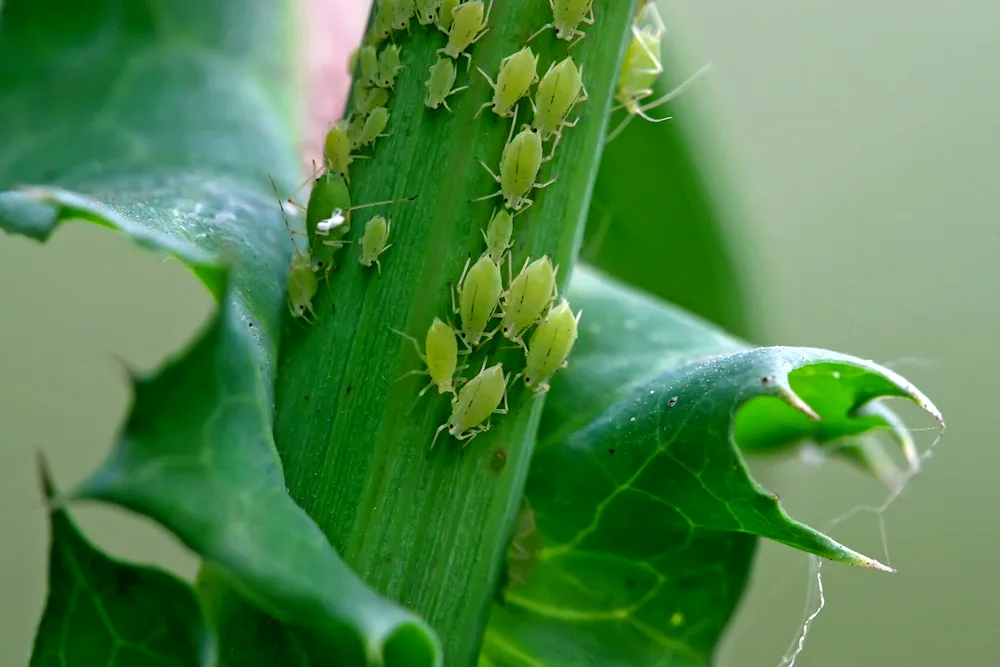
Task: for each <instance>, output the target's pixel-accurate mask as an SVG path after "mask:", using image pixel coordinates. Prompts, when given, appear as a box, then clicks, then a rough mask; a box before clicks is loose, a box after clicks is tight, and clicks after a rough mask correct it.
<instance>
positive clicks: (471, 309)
mask: <svg viewBox="0 0 1000 667" xmlns="http://www.w3.org/2000/svg"><path fill="white" fill-rule="evenodd" d="M470 264H471V268H470ZM456 292H457V294H458V303H457V304H456V303H455V296H456ZM501 292H503V278H502V277H501V275H500V267H498V266H497V265H496V264H494V263H493V262H492V261H490V259H489V258H487V257H485V256H484V257H480V258H479V260H477V261H476V263H475V264H472V258H471V257H470V258H469V259H468V260H466V262H465V268H464V269H463V270H462V275H461V277H460V278H459V279H458V285H457V286H454V287H453V289H452V294H451V307H452V310H453V311H454V312H456V313H457V314H458V316H459V318H460V319H461V323H462V327H461V329H459V331H458V337H459V338H460V339H461V340H462V343H463V344H464V345H465V347H466V348H467V349H468V350H470V351H471V350H472V349H474V348H475V347H476V346H478V345H479V342H480V341H481V340H482V339H483V337H484V336H485V337H486V340H489V339H490V338H492V337H493V333H492V332H491V333H486V327H488V326H489V323H490V320H491V319H492V318H493V315H494V313H496V309H497V302H498V301H499V300H500V294H501Z"/></svg>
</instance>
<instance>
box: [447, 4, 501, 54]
mask: <svg viewBox="0 0 1000 667" xmlns="http://www.w3.org/2000/svg"><path fill="white" fill-rule="evenodd" d="M492 9H493V0H490V4H489V6H488V7H486V8H485V9H484V8H483V0H469V1H468V2H463V3H462V4H460V5H459V6H457V7H455V9H454V10H453V11H452V14H451V15H452V22H451V27H450V28H449V29H447V30H446V31H445V32H447V34H448V44H446V45H445V46H444V48H441V49H438V51H437V52H438V53H443V54H445V55H446V56H448V57H449V58H456V59H457V58H458V57H459V56H465V57H466V58H468V59H469V62H468V63H467V65H466V69H468V68H469V67H471V66H472V56H471V55H469V54H468V53H464V51H465V50H466V49H467V48H469V47H470V46H472V45H473V44H475V43H476V42H477V41H479V39H480V38H482V36H483V35H485V34H486V33H487V32H489V30H490V29H489V28H487V27H486V24H487V22H489V20H490V10H492Z"/></svg>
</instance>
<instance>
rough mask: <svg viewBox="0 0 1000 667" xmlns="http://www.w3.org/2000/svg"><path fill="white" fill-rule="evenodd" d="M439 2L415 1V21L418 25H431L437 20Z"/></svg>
mask: <svg viewBox="0 0 1000 667" xmlns="http://www.w3.org/2000/svg"><path fill="white" fill-rule="evenodd" d="M440 8H441V0H417V2H416V9H417V21H418V22H419V23H420V25H431V24H433V23H436V22H437V20H438V10H439V9H440ZM449 11H451V9H449Z"/></svg>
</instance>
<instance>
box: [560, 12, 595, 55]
mask: <svg viewBox="0 0 1000 667" xmlns="http://www.w3.org/2000/svg"><path fill="white" fill-rule="evenodd" d="M591 11H593V10H591ZM584 21H585V22H586V19H584ZM573 36H575V37H576V39H574V40H573V41H572V42H570V43H569V46H567V47H566V52H567V53H569V51H570V49H572V48H573V47H574V46H576V45H577V44H579V43H580V40H582V39H583V38H584V37H586V36H587V33H585V32H584V31H582V30H574V31H573V34H572V35H570V37H573Z"/></svg>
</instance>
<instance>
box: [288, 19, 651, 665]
mask: <svg viewBox="0 0 1000 667" xmlns="http://www.w3.org/2000/svg"><path fill="white" fill-rule="evenodd" d="M634 5H635V3H634V2H632V1H629V2H604V3H601V7H599V8H597V10H595V11H597V12H598V15H599V20H597V21H596V22H595V24H594V25H593V26H587V27H586V33H587V34H586V37H585V38H584V39H582V40H581V41H580V42H579V43H578V44H577V45H575V46H573V48H572V50H568V47H569V42H567V41H566V40H559V39H557V38H556V36H555V34H554V31H552V30H548V31H545V32H543V33H542V34H539V35H538V37H537V38H536V39H534V40H533V41H532V42H531V43H530V47H531V49H532V51H533V53H534V54H536V55H537V56H538V57H539V62H538V67H537V72H538V74H539V75H540V76H541V75H543V74H544V73H545V72H546V70H547V69H548V67H549V65H550V64H551V63H553V62H554V61H557V60H562V59H563V58H565V57H566V56H567V54H570V55H572V57H573V58H574V61H575V62H576V63H577V65H578V66H579V67H580V68H581V69H582V70H583V72H584V73H585V74H584V76H585V78H586V87H587V91H588V94H589V99H588V100H587V101H586V102H583V103H580V104H579V105H578V106H577V107H575V108H574V110H573V112H572V113H571V116H572V118H571V120H573V119H575V118H576V117H577V116H579V124H577V125H576V126H574V127H572V128H566V129H565V131H564V133H563V136H562V139H561V140H560V142H559V146H558V150H557V151H556V152H555V155H554V157H553V158H552V160H551V161H547V162H545V163H544V164H542V165H541V167H540V172H539V175H538V178H537V180H538V181H540V182H548V181H549V180H551V179H556V181H555V182H554V183H552V184H551V185H549V186H548V187H545V188H544V189H538V190H535V191H533V192H532V193H531V198H532V199H533V200H534V204H533V205H532V206H531V207H530V208H526V209H523V210H522V212H521V213H519V214H518V215H517V217H516V219H515V223H514V236H513V239H512V240H513V243H514V247H513V251H512V267H513V270H514V271H517V270H518V269H519V268H520V267H521V266H522V264H523V262H524V260H525V259H526V258H527V257H528V256H529V255H530V256H531V257H532V258H533V259H538V258H540V257H541V256H542V255H548V256H549V257H550V258H551V259H552V261H553V262H554V263H555V264H557V265H559V267H560V268H559V273H558V275H559V278H560V281H561V283H563V286H565V283H566V282H567V281H568V279H569V275H570V274H571V273H572V269H573V264H574V262H575V259H576V257H575V256H576V249H577V246H578V244H579V238H580V236H581V234H582V226H583V223H584V221H585V218H586V212H587V209H588V205H589V198H590V191H591V189H592V187H593V182H594V179H595V177H596V173H597V165H598V160H599V156H600V150H601V144H602V137H603V135H604V132H605V129H606V125H607V111H608V109H609V107H610V105H611V98H612V91H613V88H614V78H615V76H616V74H617V71H618V64H619V61H620V59H621V55H622V52H623V48H624V45H625V39H626V36H627V34H628V26H629V23H630V21H631V18H632V16H633V9H634ZM551 19H552V10H551V8H550V7H549V5H548V3H546V2H544V1H537V2H509V1H508V2H496V3H494V4H493V9H492V13H491V15H490V19H489V31H488V32H487V33H485V34H484V35H483V37H482V39H480V40H479V41H477V42H476V43H475V45H474V46H473V47H472V48H470V49H469V53H470V55H471V57H472V59H473V62H472V65H473V66H472V67H471V68H469V69H468V70H467V68H466V66H465V65H466V61H465V59H464V58H459V59H457V61H456V62H458V77H459V78H458V80H457V81H456V83H455V86H456V87H463V86H465V85H469V88H468V89H466V90H463V91H461V92H458V93H456V94H455V95H453V96H452V97H450V98H449V102H448V103H449V106H450V107H451V111H449V110H447V109H444V108H443V107H442V108H439V109H436V110H431V109H428V108H426V107H425V106H424V98H425V96H426V86H425V84H426V81H427V79H428V70H429V69H430V67H431V66H432V65H433V64H434V63H435V62H437V60H438V58H439V54H438V53H437V51H438V50H439V49H440V48H441V47H443V46H444V44H445V39H444V37H443V35H442V34H441V33H440V31H438V30H436V29H434V28H432V27H425V26H420V25H418V24H416V23H413V24H412V25H411V26H410V30H409V32H402V31H397V32H396V33H395V34H394V35H393V43H394V44H396V45H397V46H399V47H400V49H401V54H400V57H401V59H402V64H403V69H402V71H401V72H400V73H399V76H398V78H397V80H396V82H395V86H394V88H393V91H392V95H391V98H390V99H389V101H388V103H387V110H388V113H389V114H390V119H389V124H388V126H387V128H386V134H388V136H387V137H383V138H381V139H379V140H378V141H377V142H376V143H375V145H374V146H373V147H371V148H366V149H364V151H363V153H364V155H365V156H366V157H367V158H369V159H359V160H356V161H354V162H352V163H351V165H350V195H351V199H352V205H354V206H357V205H365V204H368V203H373V202H381V201H385V200H391V199H398V198H408V197H416V199H414V200H412V201H405V202H396V203H392V204H387V205H384V206H380V207H379V208H372V209H366V210H363V211H356V212H354V213H353V218H354V219H353V221H352V224H351V229H350V232H349V234H348V236H349V240H351V241H353V242H357V241H359V240H360V239H361V238H362V235H363V233H364V228H365V222H366V220H368V219H370V217H371V216H373V215H375V214H380V215H383V216H385V217H386V218H390V219H391V220H392V231H391V234H390V238H389V240H390V242H391V244H392V247H391V248H389V249H388V250H387V251H386V252H385V254H384V255H382V256H381V257H380V265H381V266H380V268H376V267H374V266H373V267H364V266H362V265H361V264H360V263H359V262H358V257H359V250H358V248H357V247H356V246H351V247H348V248H344V249H343V250H341V251H340V253H341V254H339V255H338V261H341V264H340V266H339V267H338V268H337V269H336V270H335V271H334V272H332V273H331V275H330V279H329V282H328V283H327V282H326V281H324V283H323V285H322V286H321V287H320V291H319V293H318V294H317V296H316V299H315V301H314V305H315V306H316V310H317V315H316V320H315V323H314V324H313V325H310V326H301V325H300V324H299V323H297V322H289V325H288V327H287V328H286V330H285V331H286V334H285V337H284V340H283V344H282V349H281V359H280V360H279V364H278V379H277V385H276V405H277V412H276V420H275V439H276V442H277V446H278V449H279V452H280V453H281V456H282V461H283V463H284V467H285V473H286V478H287V480H288V487H289V488H290V489H291V492H292V495H293V497H294V498H295V499H296V501H298V502H299V503H300V504H301V506H302V507H304V508H305V509H306V510H307V511H309V512H310V514H311V515H312V516H314V517H316V519H317V521H318V522H319V524H320V526H321V527H322V528H323V530H324V532H325V533H326V534H327V535H328V536H329V537H330V540H331V542H332V543H333V545H334V547H335V548H336V549H337V550H338V551H339V552H340V553H341V555H342V556H343V557H344V559H345V560H346V561H347V563H348V564H349V565H350V566H351V567H352V568H354V569H355V571H357V572H358V573H359V574H360V575H361V576H362V577H363V578H364V579H365V580H366V581H368V582H370V583H371V584H372V586H374V587H375V588H376V589H377V590H379V591H381V592H383V593H385V594H386V595H389V596H391V597H392V598H394V599H397V600H400V601H402V602H404V603H405V604H406V605H407V606H409V607H411V608H413V609H415V610H417V611H418V612H420V613H422V614H425V615H426V617H427V620H428V621H429V622H430V623H431V625H433V627H435V628H436V629H437V630H438V632H439V634H440V636H441V638H442V641H443V642H444V644H445V661H446V662H447V664H449V665H456V666H466V665H470V664H472V663H473V661H474V660H475V656H476V654H477V653H478V651H479V644H480V641H481V637H482V631H483V627H484V626H485V623H486V618H487V615H488V613H489V609H490V605H491V603H492V600H493V595H494V593H495V591H496V584H497V579H498V574H499V571H500V569H501V564H502V560H503V553H504V549H505V546H506V544H505V538H506V536H507V534H508V533H509V530H510V527H511V525H512V523H513V521H514V519H515V517H516V514H517V509H518V504H519V502H520V498H521V492H522V488H523V484H524V479H525V476H526V474H527V469H528V463H529V461H530V457H531V451H532V447H533V446H534V436H535V432H536V430H537V425H538V420H539V418H540V416H541V409H542V405H543V403H544V398H534V397H532V396H530V395H528V394H527V393H526V392H525V391H524V387H523V383H519V385H518V386H517V387H516V388H512V390H511V391H510V393H509V406H510V413H509V414H507V415H504V416H502V417H500V416H495V417H493V421H492V425H493V427H492V429H491V430H490V431H489V432H488V433H484V434H482V435H479V436H477V437H476V438H475V439H474V440H472V441H471V442H468V441H465V442H459V441H457V440H455V439H454V438H452V437H450V436H449V435H448V433H446V432H443V433H442V434H441V437H440V438H439V439H438V441H437V443H436V444H435V448H434V450H433V451H430V446H431V442H432V440H433V438H434V434H435V429H437V428H438V427H439V425H441V424H442V423H444V422H445V421H446V420H447V419H448V417H449V412H450V410H449V408H450V405H449V401H448V397H447V396H441V395H439V394H438V393H437V392H436V391H433V390H432V391H430V392H428V393H427V394H425V395H424V396H422V397H420V396H418V392H419V391H420V389H421V387H422V386H423V385H424V384H426V378H425V377H407V378H406V379H405V380H402V381H399V382H396V380H397V379H399V378H400V377H401V376H404V375H405V374H406V373H408V372H410V371H414V370H417V369H420V368H422V365H421V364H422V362H421V360H420V358H419V357H418V355H417V354H416V352H415V351H414V349H413V345H412V343H411V342H410V341H408V340H405V339H404V338H402V337H401V336H399V335H397V334H395V333H393V331H392V329H396V330H399V331H403V332H405V333H406V334H408V335H410V336H413V337H415V338H417V339H420V340H421V346H422V341H423V338H424V336H425V334H426V332H427V329H428V327H429V326H430V325H431V323H432V322H433V319H434V317H439V318H441V319H442V320H451V321H453V322H455V321H456V320H457V318H456V317H455V315H454V314H453V310H452V301H451V286H452V285H453V284H454V283H455V282H457V281H458V279H459V277H460V276H461V274H462V270H463V266H464V265H465V264H466V261H467V260H468V259H469V258H470V257H471V259H472V261H473V262H474V261H476V260H477V259H478V258H479V256H480V255H481V253H482V252H483V251H484V250H485V243H484V240H483V234H482V232H483V230H484V229H485V228H486V226H487V224H488V221H489V220H490V217H491V213H492V211H493V210H494V209H495V208H496V207H498V206H501V205H502V203H501V202H500V200H499V199H497V198H493V199H490V200H484V201H472V200H475V199H477V198H480V197H483V196H487V195H490V194H491V193H494V192H497V189H498V184H497V183H496V182H495V181H493V180H492V179H491V177H490V175H489V174H488V173H487V171H486V170H485V169H483V167H482V166H481V165H480V164H479V162H478V161H479V160H483V161H484V162H485V163H486V164H487V165H488V166H489V168H490V169H492V170H493V171H497V169H498V165H499V162H500V158H501V155H502V151H503V148H504V146H505V144H506V142H507V139H508V136H509V134H510V131H511V128H512V127H513V128H514V131H515V132H517V131H519V130H520V128H521V126H522V124H524V123H528V122H530V120H531V118H532V112H531V108H530V104H529V101H528V100H521V102H520V109H519V113H518V116H517V118H516V120H515V119H514V118H499V117H497V115H496V114H495V113H494V112H493V111H492V109H490V108H486V109H483V110H482V113H480V114H479V115H478V116H477V115H476V114H477V112H478V111H479V110H480V109H481V107H482V105H483V104H484V103H486V102H489V101H490V100H491V99H492V91H491V89H490V87H489V84H488V83H487V81H486V78H485V77H483V76H482V75H481V74H480V73H479V72H478V71H477V70H476V68H482V69H483V71H484V72H486V73H487V74H488V75H489V76H490V77H491V78H493V79H496V78H497V71H498V68H499V66H500V62H501V60H502V59H503V58H505V57H506V56H509V55H510V54H512V53H514V52H516V51H518V50H519V49H521V48H522V47H523V46H524V43H525V40H526V39H527V38H528V37H529V36H531V34H532V33H534V32H536V31H537V30H538V29H539V28H541V27H542V26H543V25H545V24H546V23H547V22H549V21H551ZM552 146H553V143H547V144H546V147H545V148H546V150H545V152H546V153H548V152H549V150H551V147H552ZM502 272H503V275H504V280H505V281H506V280H507V275H506V274H507V266H506V264H505V265H504V267H503V268H502ZM289 319H290V318H289ZM456 324H457V322H456ZM505 347H511V345H509V341H506V340H505V339H503V337H502V335H501V334H500V333H499V332H498V333H497V335H496V336H494V338H493V339H492V340H491V341H490V342H489V343H487V344H485V345H483V346H482V347H481V348H480V349H478V350H477V351H476V352H475V353H473V354H470V355H468V356H465V355H463V357H462V360H461V362H460V364H467V365H468V368H467V369H465V370H464V371H463V373H462V374H463V376H464V377H465V378H466V379H468V378H470V377H472V375H473V374H475V373H477V372H478V371H479V370H480V369H481V368H482V364H483V362H484V361H485V360H486V359H487V358H488V359H489V363H490V364H491V365H492V364H496V363H502V364H503V367H504V370H505V372H507V373H510V374H513V373H516V372H517V371H519V370H521V369H523V368H524V363H525V362H524V353H523V351H521V350H520V349H504V348H505ZM512 384H513V383H512ZM463 444H467V445H468V446H467V447H464V448H463V447H462V445H463Z"/></svg>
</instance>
